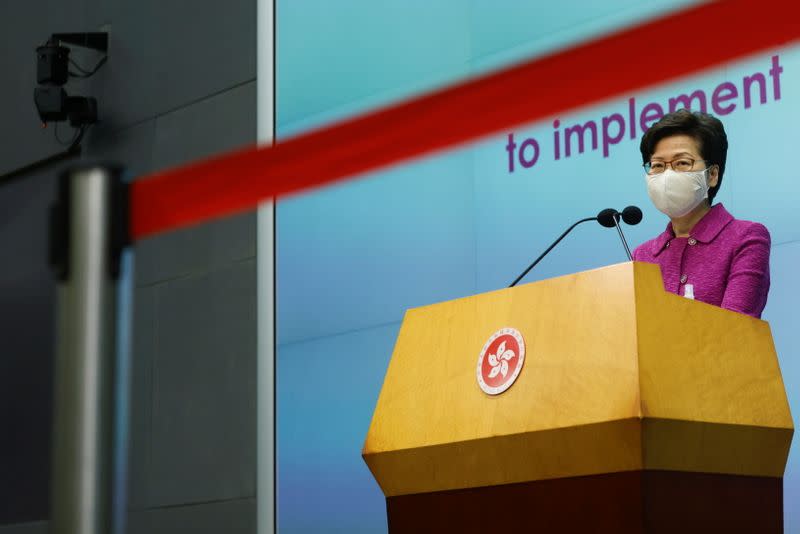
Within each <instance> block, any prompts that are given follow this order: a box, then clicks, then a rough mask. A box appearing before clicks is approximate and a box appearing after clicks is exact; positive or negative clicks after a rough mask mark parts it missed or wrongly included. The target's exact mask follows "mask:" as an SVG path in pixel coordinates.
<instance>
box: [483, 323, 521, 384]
mask: <svg viewBox="0 0 800 534" xmlns="http://www.w3.org/2000/svg"><path fill="white" fill-rule="evenodd" d="M523 363H525V340H524V339H522V334H520V333H519V331H518V330H517V329H515V328H501V329H500V330H498V331H497V332H495V333H494V334H492V336H491V337H490V338H489V340H488V341H487V342H486V344H485V345H484V346H483V349H482V350H481V353H480V356H478V368H477V370H476V371H477V377H478V385H479V386H480V388H481V389H482V390H483V391H484V392H486V393H488V394H489V395H498V394H500V393H502V392H504V391H505V390H507V389H508V388H510V387H511V384H513V383H514V381H515V380H516V379H517V377H518V376H519V373H520V371H522V365H523Z"/></svg>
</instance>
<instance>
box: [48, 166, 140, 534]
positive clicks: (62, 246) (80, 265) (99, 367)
mask: <svg viewBox="0 0 800 534" xmlns="http://www.w3.org/2000/svg"><path fill="white" fill-rule="evenodd" d="M126 236H127V193H126V186H125V185H123V183H122V181H121V171H120V170H119V169H117V168H113V167H109V166H100V165H84V166H81V167H75V168H71V169H70V170H68V171H66V172H64V173H63V174H62V175H61V176H60V182H59V198H58V200H57V202H56V204H55V205H54V206H53V208H52V212H51V237H50V240H51V249H50V261H51V265H52V266H53V268H54V271H55V275H56V278H57V279H58V311H57V324H58V329H57V348H56V360H55V375H54V387H55V395H54V401H55V406H54V415H53V418H54V426H53V441H52V444H53V451H52V459H53V466H52V469H53V471H52V477H51V479H52V491H51V499H52V503H51V506H52V510H51V511H52V514H51V532H52V533H53V534H78V533H80V534H106V533H109V532H110V531H111V505H112V500H111V494H112V458H113V455H112V452H113V451H112V443H113V442H112V439H113V424H114V421H113V415H114V391H113V384H114V373H115V370H114V362H115V353H114V351H115V337H116V336H115V328H116V285H115V280H116V278H117V277H118V276H119V257H120V253H121V251H122V248H123V247H124V246H125V245H126V244H127V241H128V240H127V237H126Z"/></svg>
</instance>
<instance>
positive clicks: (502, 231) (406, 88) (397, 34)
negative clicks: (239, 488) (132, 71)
mask: <svg viewBox="0 0 800 534" xmlns="http://www.w3.org/2000/svg"><path fill="white" fill-rule="evenodd" d="M690 3H691V2H677V1H653V2H648V3H647V4H646V5H645V3H643V2H638V1H635V0H628V1H622V0H614V1H606V2H597V3H590V2H578V1H563V2H558V3H549V2H548V3H544V2H535V3H524V2H521V1H520V2H517V1H511V0H505V1H496V0H493V1H489V0H472V1H467V0H460V1H456V0H439V1H436V2H430V1H428V2H425V1H407V2H374V1H368V0H339V1H337V2H327V1H323V0H318V1H311V0H291V1H279V2H278V5H277V83H278V87H277V116H278V138H279V139H281V138H286V137H288V136H291V135H294V134H297V133H299V132H302V131H305V130H308V129H310V128H313V127H316V126H319V125H321V124H325V123H328V122H330V121H333V120H337V119H340V118H343V117H347V116H350V115H353V114H355V113H359V112H362V111H365V110H368V109H370V108H373V107H376V106H380V105H382V104H385V103H389V102H393V101H395V100H397V99H401V98H404V97H407V96H410V95H413V94H416V93H418V92H420V91H425V90H430V89H433V88H436V87H439V86H441V85H444V84H448V83H452V82H455V81H458V80H461V79H464V78H467V77H469V76H472V75H474V74H477V73H481V72H486V71H488V70H491V69H494V68H498V67H501V66H504V65H507V64H510V63H513V62H515V61H519V60H520V59H524V58H528V57H531V56H536V55H539V54H542V53H546V52H548V51H552V50H555V49H558V48H560V47H563V46H565V45H568V44H571V43H574V42H578V41H582V40H585V39H587V38H590V37H592V36H595V35H599V34H601V33H603V32H606V31H609V30H612V29H614V28H617V27H621V26H625V25H628V24H632V23H635V22H637V21H640V20H644V19H646V18H649V17H652V16H656V15H658V14H660V13H662V12H665V11H669V10H672V9H675V8H678V7H681V6H683V5H687V4H690ZM693 31H701V30H700V29H697V28H694V29H690V31H687V32H684V33H681V34H679V35H678V37H679V38H691V35H692V32H693ZM675 35H676V34H675V32H674V30H673V29H666V28H665V30H664V33H663V34H662V35H659V36H654V38H669V37H671V36H675ZM698 53H702V52H701V51H698ZM775 53H777V54H779V55H780V59H781V64H782V65H783V68H784V72H783V74H782V77H781V88H782V99H781V100H779V101H774V100H773V99H772V91H771V80H770V79H769V78H767V81H768V87H769V91H768V95H769V99H768V102H767V103H766V104H764V105H760V104H758V103H756V104H754V106H753V107H751V108H750V109H743V107H742V106H741V101H742V100H741V98H739V99H738V100H737V101H736V102H737V103H738V104H739V105H738V107H737V109H736V110H735V111H734V112H733V113H732V114H730V115H727V116H725V117H723V121H724V122H725V126H726V129H727V131H728V136H729V140H730V153H729V159H728V168H727V170H726V173H725V179H724V182H723V186H722V189H721V191H720V194H719V196H718V199H719V201H721V202H723V203H724V204H725V205H726V207H727V208H728V209H729V210H730V211H731V212H732V213H733V214H734V215H735V216H736V217H738V218H743V219H752V220H758V221H760V222H763V223H765V224H766V225H767V227H768V228H769V229H770V231H771V233H772V238H773V251H772V263H771V266H772V277H773V281H772V291H771V293H770V299H769V303H768V305H767V309H766V311H765V313H764V319H766V320H768V321H769V322H770V323H771V326H772V330H773V334H774V338H775V344H776V347H777V349H778V353H779V356H780V359H781V365H782V369H783V374H784V380H785V383H786V386H787V389H788V393H789V400H790V403H791V406H792V410H793V413H795V414H798V413H800V363H799V362H798V359H797V355H798V350H800V329H798V328H797V327H796V326H797V320H796V319H795V316H794V315H793V314H794V311H795V310H794V306H793V303H794V301H795V300H796V299H797V298H798V296H800V281H798V279H797V276H796V272H797V267H796V266H797V265H798V264H799V263H800V224H798V223H799V222H800V215H798V209H797V207H796V199H797V198H798V193H800V183H798V176H797V170H796V165H795V164H794V163H793V162H794V161H796V157H797V154H796V151H795V150H793V148H794V138H795V136H794V135H793V134H794V130H795V127H794V124H793V121H794V120H795V117H797V116H798V115H799V113H798V112H800V97H798V96H797V95H798V94H799V93H798V88H800V87H799V86H800V49H798V48H785V49H779V50H775V51H769V52H765V53H763V54H758V55H756V56H753V57H752V58H748V60H746V61H740V62H737V63H734V64H730V65H726V66H723V67H720V68H718V69H714V70H711V71H708V72H706V73H703V75H701V76H695V77H691V78H685V79H682V80H680V81H678V82H676V83H672V84H669V85H665V86H661V87H657V88H653V89H652V90H649V91H646V92H640V93H631V94H627V95H623V96H621V97H620V98H619V99H615V100H613V101H610V102H607V103H604V104H602V105H599V106H592V107H590V108H586V109H582V110H577V111H576V112H574V113H571V114H569V115H564V116H558V117H553V118H558V119H560V120H561V124H562V128H563V127H564V126H567V125H571V124H576V123H583V122H585V121H587V120H590V119H594V120H596V121H599V119H600V118H601V117H602V116H605V115H607V114H609V113H613V112H619V113H622V114H623V115H624V116H627V115H626V110H627V98H628V97H636V100H637V102H638V105H639V109H641V107H642V106H643V105H644V104H646V103H647V102H651V101H653V102H659V103H661V104H662V105H666V102H667V99H668V98H669V97H671V96H675V95H677V94H680V93H684V92H687V91H691V90H694V89H703V90H705V91H706V93H707V94H708V95H709V96H710V93H711V91H713V89H714V88H715V87H716V86H717V85H718V84H719V83H721V82H723V81H731V82H733V83H734V84H736V85H737V86H739V87H741V78H742V77H743V76H745V75H750V74H752V73H754V72H762V73H764V74H765V75H766V72H767V71H768V69H769V68H770V57H771V56H772V55H773V54H775ZM675 60H676V61H680V58H678V57H676V58H675ZM609 61H626V58H609ZM647 67H648V65H640V64H632V65H631V68H632V69H639V68H647ZM540 83H547V84H557V83H559V81H558V80H541V82H540ZM587 91H588V92H590V89H589V88H587ZM519 98H526V95H525V94H520V95H519ZM464 113H470V114H474V115H476V116H478V114H480V113H481V110H479V109H473V110H464ZM552 131H553V127H552V119H551V120H548V121H543V122H542V123H540V124H533V125H530V126H529V127H526V128H519V129H516V130H514V133H515V137H516V138H517V142H520V141H521V140H522V139H523V138H524V137H525V136H532V137H535V138H537V139H538V140H539V143H540V145H541V146H542V155H541V156H540V158H539V161H538V163H537V164H536V165H535V166H534V167H533V168H531V169H522V168H520V167H517V170H516V172H514V173H513V174H509V173H508V172H507V154H506V151H505V148H504V146H505V144H506V135H507V133H506V134H504V135H499V136H496V137H493V138H489V139H485V140H483V141H481V142H480V143H475V144H472V145H470V146H466V147H461V148H459V149H456V150H451V151H448V152H446V153H443V154H441V155H437V156H435V157H429V158H426V159H423V160H418V161H414V162H411V163H406V164H403V165H398V166H394V167H392V168H389V169H387V170H385V171H382V172H378V173H372V174H369V175H368V176H364V177H362V178H360V179H358V180H355V181H352V182H348V183H346V184H342V185H337V186H334V187H329V188H325V189H322V190H318V191H315V192H313V193H310V194H306V195H302V196H297V197H293V198H290V199H287V200H285V201H282V202H280V203H279V204H278V212H277V213H278V215H277V217H278V221H277V262H278V264H277V269H278V270H277V276H278V288H277V295H278V356H277V357H278V362H277V367H278V369H277V406H278V421H277V432H278V434H277V442H278V443H277V445H278V452H277V457H278V465H277V469H278V526H279V530H280V532H282V533H300V532H304V533H305V532H348V533H355V532H384V531H385V530H386V519H385V504H384V499H383V495H382V494H381V492H380V490H379V488H378V486H377V484H376V483H375V482H374V480H373V479H372V477H371V475H370V473H369V471H368V469H367V468H366V466H365V464H364V463H363V461H362V460H361V457H360V452H361V447H362V444H363V441H364V437H365V435H366V432H367V428H368V426H369V422H370V418H371V415H372V410H373V408H374V405H375V402H376V400H377V396H378V393H379V391H380V387H381V384H382V382H383V377H384V374H385V371H386V367H387V364H388V361H389V357H390V355H391V351H392V347H393V345H394V340H395V337H396V335H397V332H398V329H399V325H400V321H401V319H402V316H403V313H404V311H405V310H406V309H407V308H409V307H414V306H421V305H425V304H429V303H432V302H437V301H442V300H447V299H452V298H456V297H462V296H465V295H471V294H474V293H478V292H482V291H487V290H492V289H497V288H499V287H503V286H505V285H507V284H508V283H509V282H510V280H512V279H513V278H514V277H515V276H516V275H517V274H518V273H519V272H520V271H521V270H522V269H523V268H524V267H525V266H527V264H528V263H529V262H530V261H531V259H532V258H533V257H535V256H536V255H538V253H539V252H540V251H541V250H542V249H544V248H545V247H546V246H547V245H548V244H549V243H550V242H551V241H552V240H553V239H554V238H555V237H556V236H557V235H558V234H560V233H561V231H562V230H563V228H564V227H565V226H566V225H568V224H569V223H570V222H571V221H573V220H575V219H578V218H581V217H585V216H587V215H592V214H594V213H596V212H597V211H598V210H599V209H600V208H603V207H606V206H615V207H617V208H622V207H623V206H624V205H627V204H637V205H639V206H642V208H643V209H644V212H645V219H644V221H643V222H642V224H640V225H639V226H637V227H633V228H630V229H629V230H628V231H627V235H628V240H629V241H630V242H631V243H632V244H634V243H635V244H638V243H640V242H642V241H644V240H646V239H648V238H650V237H652V236H654V235H655V234H657V233H659V232H660V231H662V230H663V228H664V225H665V224H666V222H667V221H666V219H665V217H664V216H663V215H661V214H660V213H659V212H657V211H656V210H655V209H654V208H653V207H652V206H651V204H650V203H649V201H648V199H647V195H646V191H645V189H644V178H643V176H642V173H641V168H640V167H639V165H640V157H639V153H638V135H637V139H636V140H631V139H630V138H628V137H626V138H625V140H623V141H622V142H620V143H619V144H618V145H616V146H613V147H612V148H611V157H609V158H603V157H602V153H601V151H600V150H597V151H589V152H586V153H584V154H580V155H573V156H572V157H571V158H569V159H561V160H559V161H554V160H553V158H552ZM639 134H640V132H639ZM310 156H312V157H313V155H310ZM624 260H625V257H624V253H623V251H622V249H621V246H620V244H619V242H618V238H617V237H616V234H615V233H614V232H611V231H604V230H603V229H601V228H599V227H591V226H589V225H585V226H584V227H581V228H578V229H577V230H576V231H575V232H574V233H573V234H572V235H570V236H569V238H568V239H566V240H565V241H564V242H562V244H561V245H560V246H559V248H558V249H557V250H555V251H554V253H552V254H551V255H550V256H548V257H547V258H546V259H545V260H544V261H543V262H542V263H541V264H540V266H539V267H537V269H536V271H535V272H532V273H531V274H530V275H529V276H528V278H527V279H526V280H527V281H534V280H537V279H542V278H548V277H551V276H556V275H562V274H566V273H571V272H575V271H580V270H584V269H589V268H594V267H599V266H603V265H607V264H611V263H618V262H620V261H624ZM797 449H798V447H797V446H796V445H795V446H793V449H792V453H791V455H790V460H789V467H788V471H787V474H786V478H785V486H784V487H785V505H786V513H785V515H786V531H787V532H800V511H798V510H797V509H796V508H795V506H794V505H795V503H797V502H800V465H798V455H800V453H798V452H797Z"/></svg>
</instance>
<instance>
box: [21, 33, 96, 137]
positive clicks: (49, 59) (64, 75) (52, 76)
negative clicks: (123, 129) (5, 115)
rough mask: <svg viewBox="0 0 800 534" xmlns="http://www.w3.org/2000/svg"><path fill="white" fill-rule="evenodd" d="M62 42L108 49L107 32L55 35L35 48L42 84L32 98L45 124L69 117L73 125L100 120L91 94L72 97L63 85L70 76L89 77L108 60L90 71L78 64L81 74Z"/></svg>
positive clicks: (82, 125)
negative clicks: (74, 70) (76, 69)
mask: <svg viewBox="0 0 800 534" xmlns="http://www.w3.org/2000/svg"><path fill="white" fill-rule="evenodd" d="M62 43H69V44H74V45H77V46H81V47H85V48H92V49H95V50H98V51H101V52H105V51H106V50H107V49H108V34H106V33H63V34H53V35H52V36H51V37H50V39H49V40H48V41H47V43H45V44H44V45H42V46H40V47H38V48H36V81H37V83H39V87H36V88H35V89H34V90H33V101H34V103H35V104H36V110H37V111H38V113H39V118H40V119H41V121H42V124H43V125H45V126H46V125H47V123H48V122H61V121H65V120H69V123H70V125H71V126H72V127H74V128H81V127H85V126H87V125H89V124H94V123H95V122H97V100H95V99H94V98H92V97H84V96H69V95H68V94H67V92H66V91H65V90H64V88H63V85H64V84H66V83H67V81H68V80H69V78H70V77H75V78H88V77H90V76H92V75H93V74H94V73H95V72H97V70H98V69H99V68H100V67H101V66H102V65H103V64H104V63H105V61H106V58H107V56H106V57H104V58H103V59H102V60H100V62H99V63H98V64H97V66H95V68H94V69H93V70H91V71H88V70H85V69H82V68H80V67H78V66H77V65H76V67H77V68H78V70H79V71H81V72H80V73H74V72H72V71H70V69H69V65H70V63H73V64H75V63H74V62H72V61H71V60H70V58H69V53H70V49H69V48H68V47H66V46H63V44H62Z"/></svg>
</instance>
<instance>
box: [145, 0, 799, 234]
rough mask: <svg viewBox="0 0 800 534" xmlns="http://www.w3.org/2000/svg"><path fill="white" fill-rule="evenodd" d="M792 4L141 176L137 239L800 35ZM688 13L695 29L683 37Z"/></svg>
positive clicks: (616, 45) (643, 38) (737, 4)
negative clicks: (475, 111) (688, 26)
mask: <svg viewBox="0 0 800 534" xmlns="http://www.w3.org/2000/svg"><path fill="white" fill-rule="evenodd" d="M795 9H796V5H795V3H794V2H793V1H792V0H758V1H757V0H723V1H718V2H710V3H705V4H700V5H698V6H697V7H692V8H689V9H684V10H681V11H677V12H671V13H670V14H668V15H665V16H663V17H660V18H656V19H654V20H649V21H647V22H645V23H643V24H640V25H638V26H634V27H630V28H626V29H623V30H620V31H617V32H614V33H611V34H608V35H605V36H603V37H600V38H597V39H594V40H591V41H588V42H585V43H582V44H579V45H576V46H573V47H570V48H567V49H565V50H561V51H558V52H555V53H553V54H550V55H547V56H544V57H540V58H537V59H534V60H531V61H528V62H525V63H522V64H519V65H517V66H514V67H511V68H507V69H504V70H500V71H498V72H495V73H492V74H488V75H485V76H481V77H478V78H475V79H471V80H468V81H466V82H463V83H459V84H456V85H453V86H450V87H447V88H444V89H441V90H438V91H434V92H431V93H428V94H424V95H422V96H417V97H415V98H413V99H410V100H407V101H405V102H401V103H398V104H395V105H392V106H388V107H385V108H382V109H378V110H376V111H372V112H370V113H367V114H364V115H361V116H357V117H355V118H351V119H348V120H345V121H342V122H338V123H335V124H332V125H330V126H326V127H323V128H321V129H319V130H316V131H312V132H310V133H307V134H303V135H299V136H297V137H294V138H292V139H287V140H286V141H283V142H280V143H278V144H276V145H275V146H272V147H264V148H251V149H247V150H241V151H237V152H233V153H230V154H227V155H224V156H221V157H216V158H213V159H210V160H206V161H203V162H198V163H195V164H192V165H187V166H183V167H180V168H176V169H172V170H167V171H164V172H159V173H156V174H153V175H150V176H145V177H142V178H140V179H139V180H137V181H136V182H134V183H133V184H132V185H131V236H132V237H133V239H140V238H143V237H147V236H149V235H152V234H156V233H159V232H165V231H168V230H171V229H175V228H179V227H183V226H189V225H192V224H197V223H200V222H203V221H205V220H209V219H214V218H218V217H224V216H226V215H230V214H233V213H237V212H241V211H245V210H249V209H253V208H255V207H256V206H257V205H258V204H259V203H260V202H263V201H265V200H269V199H271V198H275V197H279V196H282V195H287V194H290V193H296V192H298V191H302V190H305V189H309V188H312V187H318V186H321V185H324V184H329V183H332V182H336V181H340V180H344V179H346V178H351V177H354V176H357V175H359V174H363V173H365V172H368V171H372V170H377V169H380V168H383V167H386V166H388V165H391V164H394V163H398V162H401V161H406V160H409V159H411V158H414V157H418V156H422V155H426V154H430V153H433V152H435V151H440V150H443V149H446V148H449V147H453V146H457V145H460V144H464V143H466V142H468V141H472V140H475V139H478V138H480V137H483V136H487V135H490V134H493V133H498V132H500V131H502V130H504V129H507V128H510V127H513V126H519V125H522V124H526V123H531V122H534V121H536V120H540V119H543V118H546V117H550V116H553V115H556V114H559V113H562V112H565V111H569V110H570V109H574V108H577V107H580V106H585V105H588V104H593V103H597V102H600V101H603V100H607V99H609V98H611V97H614V96H617V95H620V94H622V93H624V92H626V91H633V90H638V89H643V88H645V87H649V86H653V85H656V84H659V83H663V82H665V81H668V80H672V79H675V78H678V77H680V76H685V75H689V74H692V73H697V72H699V71H701V70H703V69H707V68H709V67H712V66H714V65H718V64H720V63H723V62H726V61H731V60H733V59H738V58H741V57H743V56H746V55H749V54H754V53H756V52H759V51H763V50H765V49H769V48H774V47H777V46H781V45H785V44H787V43H789V42H791V41H794V40H795V39H797V38H798V36H800V24H798V23H797V21H796V20H795V17H794V16H793V15H792V13H793V12H794V11H795ZM687 21H691V31H687V32H686V33H685V34H676V33H675V30H676V29H686V28H687ZM465 110H479V111H478V112H477V113H466V112H465Z"/></svg>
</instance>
